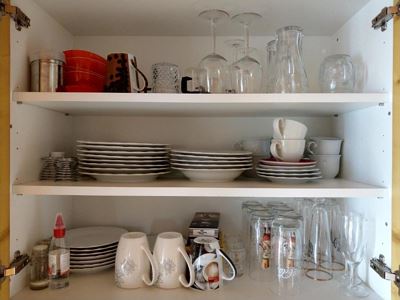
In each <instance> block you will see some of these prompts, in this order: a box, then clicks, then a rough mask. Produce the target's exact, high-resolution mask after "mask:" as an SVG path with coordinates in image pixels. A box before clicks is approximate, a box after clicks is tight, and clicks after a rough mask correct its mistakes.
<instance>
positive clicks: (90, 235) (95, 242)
mask: <svg viewBox="0 0 400 300" xmlns="http://www.w3.org/2000/svg"><path fill="white" fill-rule="evenodd" d="M126 232H128V231H127V230H126V229H124V228H120V227H111V226H91V227H81V228H75V229H70V230H67V233H66V242H67V245H68V247H70V248H79V249H87V248H95V247H103V246H107V245H110V244H114V243H117V242H118V241H119V238H120V237H121V235H123V234H124V233H126Z"/></svg>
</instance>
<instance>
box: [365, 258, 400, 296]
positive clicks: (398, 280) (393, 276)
mask: <svg viewBox="0 0 400 300" xmlns="http://www.w3.org/2000/svg"><path fill="white" fill-rule="evenodd" d="M369 266H370V267H371V268H372V269H373V270H374V271H375V272H376V273H378V275H379V276H380V277H382V278H383V279H386V280H389V281H393V283H394V284H395V285H396V286H397V288H398V289H399V291H398V293H399V295H400V270H397V271H395V272H393V271H392V269H391V268H389V267H388V266H387V265H386V263H385V257H384V256H383V255H382V254H380V255H379V258H372V259H371V260H370V261H369Z"/></svg>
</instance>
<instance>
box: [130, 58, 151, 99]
mask: <svg viewBox="0 0 400 300" xmlns="http://www.w3.org/2000/svg"><path fill="white" fill-rule="evenodd" d="M131 64H132V66H133V68H134V69H135V70H136V72H137V73H138V74H139V75H140V76H142V77H143V81H144V86H143V88H142V89H141V88H140V87H139V79H138V88H139V89H135V88H133V89H134V90H135V91H136V92H138V93H143V92H144V93H146V92H147V90H148V87H149V82H148V80H147V78H146V76H145V75H144V73H143V72H142V71H140V69H139V68H138V67H137V64H136V62H135V61H134V60H133V59H131Z"/></svg>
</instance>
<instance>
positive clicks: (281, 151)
mask: <svg viewBox="0 0 400 300" xmlns="http://www.w3.org/2000/svg"><path fill="white" fill-rule="evenodd" d="M305 145H306V141H305V140H279V139H273V140H272V142H271V154H272V156H273V157H275V158H276V159H277V160H280V161H288V162H297V161H299V160H300V159H302V158H303V155H304V148H305Z"/></svg>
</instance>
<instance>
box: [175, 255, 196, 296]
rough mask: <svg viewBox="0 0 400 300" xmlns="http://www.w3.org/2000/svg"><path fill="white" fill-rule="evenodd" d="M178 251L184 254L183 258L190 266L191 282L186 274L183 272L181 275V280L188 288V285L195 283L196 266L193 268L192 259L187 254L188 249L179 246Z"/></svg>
mask: <svg viewBox="0 0 400 300" xmlns="http://www.w3.org/2000/svg"><path fill="white" fill-rule="evenodd" d="M178 252H179V253H180V254H181V255H182V256H183V258H184V259H185V261H186V264H187V266H188V268H189V278H190V279H189V282H187V280H186V278H185V275H183V274H181V275H179V281H180V283H181V284H182V285H183V286H184V287H186V288H188V287H191V286H192V285H193V283H194V268H193V265H192V262H191V261H190V258H189V256H188V255H187V253H186V251H185V250H184V249H182V248H180V247H179V248H178Z"/></svg>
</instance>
